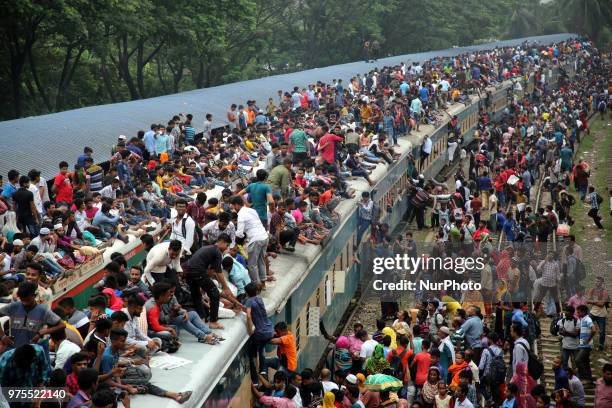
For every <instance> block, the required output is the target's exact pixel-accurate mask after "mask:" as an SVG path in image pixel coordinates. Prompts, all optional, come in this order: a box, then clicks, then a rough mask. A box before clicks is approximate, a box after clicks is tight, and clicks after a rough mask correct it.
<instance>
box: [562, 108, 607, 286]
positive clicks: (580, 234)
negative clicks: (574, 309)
mask: <svg viewBox="0 0 612 408" xmlns="http://www.w3.org/2000/svg"><path fill="white" fill-rule="evenodd" d="M608 123H612V118H610V117H606V118H605V120H603V121H602V120H601V119H599V116H595V117H594V119H593V120H592V121H591V123H590V124H591V134H590V135H583V139H582V141H581V144H580V146H579V148H578V153H577V155H576V161H577V160H579V159H581V158H584V159H586V160H587V162H588V163H589V165H590V166H591V177H590V179H589V181H590V183H591V184H592V185H594V186H595V191H597V192H598V193H599V194H600V195H601V196H602V198H603V199H604V201H603V202H602V204H601V209H600V211H599V214H600V215H601V217H602V220H601V222H602V224H603V226H604V230H603V231H604V238H603V239H602V241H601V242H594V240H593V239H594V238H595V237H599V236H601V233H600V230H597V229H596V228H595V226H593V220H592V219H591V218H590V217H589V216H587V212H588V208H587V207H586V206H584V205H583V203H582V202H581V201H580V195H579V194H578V192H576V191H575V189H574V187H573V185H571V186H570V189H569V190H570V193H571V194H572V195H573V196H574V198H575V199H576V204H574V205H573V206H572V207H571V209H570V215H571V217H572V218H573V219H574V221H575V224H574V226H573V227H572V229H571V233H572V234H573V235H574V236H575V237H576V242H578V244H579V245H581V246H582V247H583V252H584V254H585V256H586V257H585V259H584V260H585V267H586V269H587V276H586V278H585V280H584V282H582V283H581V285H582V286H583V287H586V288H590V287H592V286H593V284H594V283H595V276H596V275H600V274H601V273H602V272H604V271H605V269H606V268H608V267H609V266H608V265H609V264H607V261H608V260H609V257H610V253H611V252H612V251H611V250H610V248H611V245H610V244H611V243H612V232H611V231H612V217H610V215H609V212H610V208H609V204H608V202H609V193H608V191H609V190H610V189H612V185H609V184H608V180H607V179H608V174H609V173H610V172H612V168H609V167H608V160H607V159H608V157H610V156H612V126H608ZM593 159H594V160H593ZM602 252H603V253H602ZM589 253H590V256H589ZM602 255H603V256H602ZM592 257H594V258H592ZM607 286H608V288H610V282H607Z"/></svg>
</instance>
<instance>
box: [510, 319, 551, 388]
mask: <svg viewBox="0 0 612 408" xmlns="http://www.w3.org/2000/svg"><path fill="white" fill-rule="evenodd" d="M512 321H513V322H519V323H520V324H521V326H523V328H527V326H528V325H527V321H526V320H525V316H523V311H522V310H521V309H514V310H513V311H512ZM555 389H557V388H555Z"/></svg>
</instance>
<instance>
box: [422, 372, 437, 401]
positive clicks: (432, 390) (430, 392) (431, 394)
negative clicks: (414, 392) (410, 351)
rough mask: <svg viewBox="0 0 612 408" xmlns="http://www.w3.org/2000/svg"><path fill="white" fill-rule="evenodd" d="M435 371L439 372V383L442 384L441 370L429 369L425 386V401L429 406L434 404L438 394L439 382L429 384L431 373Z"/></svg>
mask: <svg viewBox="0 0 612 408" xmlns="http://www.w3.org/2000/svg"><path fill="white" fill-rule="evenodd" d="M432 370H435V371H437V372H438V382H440V370H439V369H438V367H429V370H428V371H427V381H425V383H424V384H423V399H424V400H425V402H426V403H428V404H433V402H434V399H435V398H436V395H437V394H438V382H436V383H435V384H432V383H430V382H429V373H430V372H431V371H432Z"/></svg>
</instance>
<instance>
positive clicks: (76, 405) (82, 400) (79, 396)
mask: <svg viewBox="0 0 612 408" xmlns="http://www.w3.org/2000/svg"><path fill="white" fill-rule="evenodd" d="M89 400H90V398H89V397H88V396H87V394H85V393H84V392H83V390H79V391H78V392H77V393H76V394H75V395H74V397H72V399H71V400H70V402H69V403H68V406H67V407H66V408H81V407H83V406H86V403H87V402H88V401H89Z"/></svg>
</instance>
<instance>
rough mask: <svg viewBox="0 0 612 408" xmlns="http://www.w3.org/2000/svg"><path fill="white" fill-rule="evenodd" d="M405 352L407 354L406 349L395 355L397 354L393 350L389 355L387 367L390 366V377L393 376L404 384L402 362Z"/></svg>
mask: <svg viewBox="0 0 612 408" xmlns="http://www.w3.org/2000/svg"><path fill="white" fill-rule="evenodd" d="M407 352H408V348H407V347H406V348H405V349H404V350H403V351H402V352H401V353H399V354H397V352H396V351H395V350H393V352H392V354H391V361H390V362H389V365H390V366H391V372H392V374H391V375H393V376H394V377H395V378H397V379H399V380H400V381H402V382H404V375H405V373H404V366H403V364H402V360H403V359H404V356H405V355H406V353H407Z"/></svg>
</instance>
